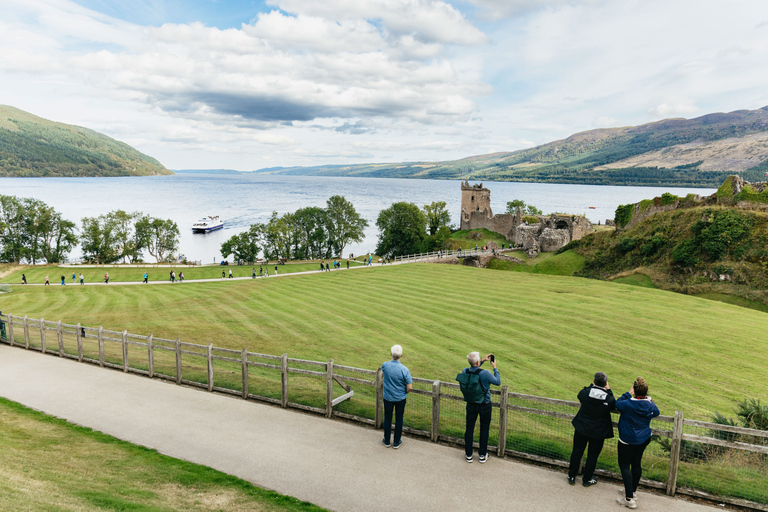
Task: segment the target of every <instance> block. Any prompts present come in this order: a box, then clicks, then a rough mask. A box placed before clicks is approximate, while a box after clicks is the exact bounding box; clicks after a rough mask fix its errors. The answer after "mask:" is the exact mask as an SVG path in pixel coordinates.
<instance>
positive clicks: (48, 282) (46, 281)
mask: <svg viewBox="0 0 768 512" xmlns="http://www.w3.org/2000/svg"><path fill="white" fill-rule="evenodd" d="M45 285H46V286H50V285H51V282H50V281H49V280H48V274H46V275H45Z"/></svg>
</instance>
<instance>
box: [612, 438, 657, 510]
mask: <svg viewBox="0 0 768 512" xmlns="http://www.w3.org/2000/svg"><path fill="white" fill-rule="evenodd" d="M650 442H651V438H650V437H649V438H648V439H647V440H646V441H645V442H644V443H643V444H624V443H622V442H619V469H620V470H621V479H622V480H623V481H624V492H625V493H626V494H625V496H626V497H627V498H631V497H632V495H633V493H635V492H637V486H638V485H639V484H640V477H642V476H643V468H642V467H641V466H640V463H641V462H642V460H643V452H645V448H646V447H647V446H648V444H649V443H650Z"/></svg>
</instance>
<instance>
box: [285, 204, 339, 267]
mask: <svg viewBox="0 0 768 512" xmlns="http://www.w3.org/2000/svg"><path fill="white" fill-rule="evenodd" d="M327 216H328V215H327V212H326V210H325V209H324V208H319V207H317V206H309V207H307V208H300V209H298V210H296V212H295V213H294V214H293V222H294V229H295V235H294V242H295V244H296V246H295V254H294V257H295V258H296V259H321V258H328V257H330V255H328V254H327V249H328V247H329V244H328V232H327V230H326V226H327V225H328V224H329V221H328V219H327Z"/></svg>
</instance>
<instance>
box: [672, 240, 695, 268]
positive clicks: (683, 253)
mask: <svg viewBox="0 0 768 512" xmlns="http://www.w3.org/2000/svg"><path fill="white" fill-rule="evenodd" d="M698 253H699V247H698V245H697V244H696V241H695V240H692V239H688V240H683V241H682V242H680V243H679V244H677V245H676V246H675V248H674V249H672V261H674V262H675V264H677V265H680V266H682V267H693V266H695V265H696V264H697V263H698V262H699V258H698V256H697V254H698Z"/></svg>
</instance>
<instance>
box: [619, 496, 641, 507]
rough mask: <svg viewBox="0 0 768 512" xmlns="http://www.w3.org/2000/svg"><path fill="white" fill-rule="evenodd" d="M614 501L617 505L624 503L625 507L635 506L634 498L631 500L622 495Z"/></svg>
mask: <svg viewBox="0 0 768 512" xmlns="http://www.w3.org/2000/svg"><path fill="white" fill-rule="evenodd" d="M616 501H618V502H619V505H624V506H625V507H627V508H637V503H635V500H632V499H630V500H628V499H627V498H626V497H624V498H619V499H618V500H616Z"/></svg>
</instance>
